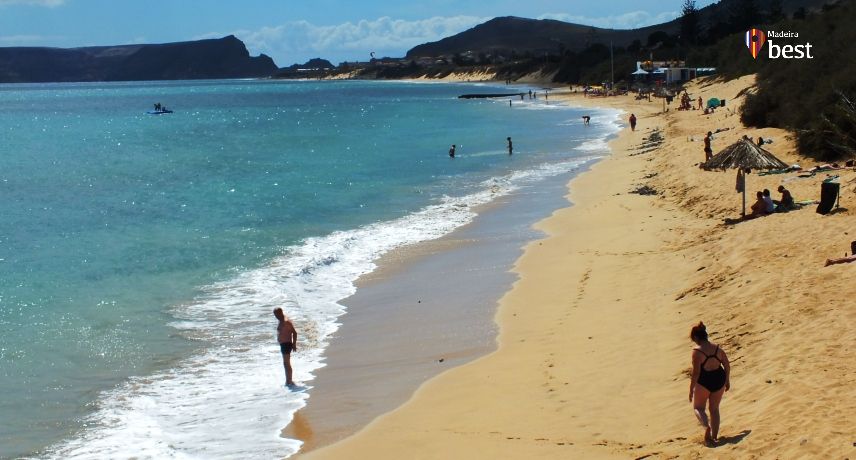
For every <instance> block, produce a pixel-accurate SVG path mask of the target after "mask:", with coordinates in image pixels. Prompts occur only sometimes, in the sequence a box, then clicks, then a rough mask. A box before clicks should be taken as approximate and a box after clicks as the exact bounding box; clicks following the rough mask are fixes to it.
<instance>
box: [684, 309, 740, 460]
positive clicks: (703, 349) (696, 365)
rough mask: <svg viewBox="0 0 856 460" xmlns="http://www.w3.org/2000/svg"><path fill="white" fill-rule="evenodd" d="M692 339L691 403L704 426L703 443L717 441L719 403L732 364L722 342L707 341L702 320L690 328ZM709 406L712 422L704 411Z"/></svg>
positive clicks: (729, 384) (714, 442) (729, 379)
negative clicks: (693, 343)
mask: <svg viewBox="0 0 856 460" xmlns="http://www.w3.org/2000/svg"><path fill="white" fill-rule="evenodd" d="M690 340H692V341H693V342H695V344H696V347H694V348H693V351H692V363H693V371H692V375H691V377H690V402H691V403H692V404H693V411H694V412H695V415H696V418H698V421H699V423H701V425H702V426H703V427H704V442H705V444H708V445H711V444H716V442H717V441H718V439H717V437H718V436H719V403H720V401H722V396H723V395H724V394H725V392H726V391H728V390H729V389H731V365H730V364H729V362H728V356H727V355H726V354H725V351H723V350H722V349H721V348H720V347H719V345H717V344H715V343H710V342H709V341H708V340H707V328H706V327H705V325H704V323H702V322H701V321H699V323H698V325H697V326H694V327H693V328H692V330H691V331H690ZM705 405H707V406H708V408H709V409H710V421H708V418H707V414H706V413H705V410H704V409H705Z"/></svg>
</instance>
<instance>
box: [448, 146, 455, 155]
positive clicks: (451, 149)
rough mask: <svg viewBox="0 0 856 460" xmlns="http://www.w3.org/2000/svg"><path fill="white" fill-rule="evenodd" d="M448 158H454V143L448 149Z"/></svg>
mask: <svg viewBox="0 0 856 460" xmlns="http://www.w3.org/2000/svg"><path fill="white" fill-rule="evenodd" d="M449 158H455V144H452V147H451V148H450V149H449Z"/></svg>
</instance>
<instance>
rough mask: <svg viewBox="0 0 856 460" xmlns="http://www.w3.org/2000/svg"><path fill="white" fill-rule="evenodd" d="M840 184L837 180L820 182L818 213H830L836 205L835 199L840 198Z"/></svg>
mask: <svg viewBox="0 0 856 460" xmlns="http://www.w3.org/2000/svg"><path fill="white" fill-rule="evenodd" d="M839 187H840V184H838V183H836V182H824V183H822V184H820V204H819V205H817V213H818V214H829V212H830V211H832V207H833V206H835V200H837V199H838V188H839Z"/></svg>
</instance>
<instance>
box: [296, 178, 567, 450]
mask: <svg viewBox="0 0 856 460" xmlns="http://www.w3.org/2000/svg"><path fill="white" fill-rule="evenodd" d="M569 177H570V175H562V176H557V177H553V178H548V179H546V180H544V181H542V182H541V183H539V184H537V185H535V186H530V187H526V188H523V189H520V190H518V191H515V192H514V193H512V194H511V195H509V196H505V197H501V198H500V199H498V200H497V202H495V203H492V204H491V205H489V206H487V207H484V208H482V209H480V210H479V216H478V217H477V218H476V219H475V221H474V222H473V223H471V224H469V225H467V226H465V227H463V228H461V229H459V230H457V231H455V232H453V233H452V234H450V235H448V236H446V237H444V238H441V239H439V240H435V241H429V242H425V243H421V244H418V245H415V246H411V247H407V248H403V249H400V250H397V251H394V252H393V253H390V254H387V255H386V256H385V257H383V258H382V259H381V260H380V261H378V269H377V270H375V271H374V272H372V273H370V274H368V275H366V276H365V277H363V278H362V279H361V280H360V281H359V283H358V290H357V293H356V294H355V295H353V296H352V297H350V298H348V299H345V300H343V301H342V303H343V304H344V305H345V306H346V307H347V309H348V313H347V314H346V315H345V316H343V317H342V319H341V322H342V324H343V325H342V327H341V328H340V329H339V331H338V332H337V333H336V335H335V336H334V338H333V340H332V341H331V343H330V346H329V348H328V349H327V353H326V354H327V366H326V367H324V368H322V369H320V370H319V371H318V372H317V376H316V378H315V381H314V388H313V389H312V397H311V398H310V400H309V404H308V405H307V406H306V407H305V408H304V409H302V410H301V411H299V412H298V413H297V415H296V417H295V420H294V422H292V424H291V425H289V427H288V428H286V430H284V432H283V433H284V435H285V436H287V437H292V438H297V439H300V440H302V441H304V443H305V444H304V447H303V449H302V450H301V452H302V453H306V452H308V451H311V450H313V449H315V448H317V447H320V446H324V445H328V444H330V443H332V442H335V441H338V440H340V439H342V438H344V437H346V436H349V435H351V434H353V433H354V432H356V431H357V430H358V429H359V428H361V427H363V426H365V425H366V424H368V423H369V422H370V421H371V420H373V419H374V418H375V417H377V416H379V415H381V414H383V413H385V412H388V411H390V410H392V409H394V408H396V407H398V406H400V405H401V404H403V403H404V402H405V401H406V400H407V399H408V398H409V397H410V396H411V395H412V394H413V392H414V391H415V390H416V389H417V388H418V387H419V385H420V384H422V383H423V382H425V381H426V380H428V379H429V378H431V377H434V376H436V375H437V374H439V373H441V372H443V371H445V370H448V369H450V368H453V367H455V366H458V365H461V364H464V363H467V362H469V361H472V360H473V359H475V358H478V357H480V356H483V355H485V354H487V353H489V352H491V351H493V350H494V349H495V348H496V332H497V331H496V324H495V323H494V321H493V317H494V314H495V311H496V307H497V302H498V300H499V299H500V297H501V296H502V294H503V293H504V292H505V291H507V290H508V289H510V287H511V285H512V283H513V282H514V281H515V280H516V279H517V276H516V275H515V274H513V273H512V272H511V268H512V266H513V264H514V261H515V260H516V259H517V258H518V257H519V256H520V255H521V254H522V247H523V246H524V245H525V244H526V243H528V242H530V241H532V240H534V239H536V238H540V237H542V236H543V234H542V233H541V232H538V231H536V230H534V229H533V228H532V225H533V224H534V223H535V222H537V221H539V220H541V219H543V218H545V217H546V216H548V215H549V214H550V213H551V212H552V211H553V210H554V209H557V208H559V207H562V206H566V205H567V201H566V200H565V199H564V198H562V191H563V190H564V187H565V183H566V182H567V181H568V178H569Z"/></svg>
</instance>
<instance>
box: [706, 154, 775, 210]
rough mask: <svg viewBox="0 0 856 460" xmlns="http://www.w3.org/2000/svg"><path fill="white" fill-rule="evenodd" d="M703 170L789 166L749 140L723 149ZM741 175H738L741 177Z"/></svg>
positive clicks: (744, 207)
mask: <svg viewBox="0 0 856 460" xmlns="http://www.w3.org/2000/svg"><path fill="white" fill-rule="evenodd" d="M701 167H702V168H704V169H706V170H708V171H709V170H711V169H720V170H727V169H738V170H741V171H744V170H750V169H785V168H787V167H788V165H787V164H786V163H785V162H784V161H782V160H780V159H778V158H776V156H775V155H773V154H772V153H770V152H768V151H766V150H764V149H762V148H761V147H759V146H758V145H756V144H755V143H754V142H752V141H751V140H749V139H747V138H745V137H744V138H743V139H740V140H739V141H737V142H735V143H733V144H731V145H729V146H728V147H726V148H724V149H722V151H721V152H719V153H717V154H716V155H714V156H713V157H712V158H711V159H710V160H707V161H706V162H704V163H702V165H701ZM747 172H748V171H747ZM739 174H740V173H738V175H739ZM742 185H743V215H744V216H745V215H746V183H745V176H744V182H743V184H742Z"/></svg>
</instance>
